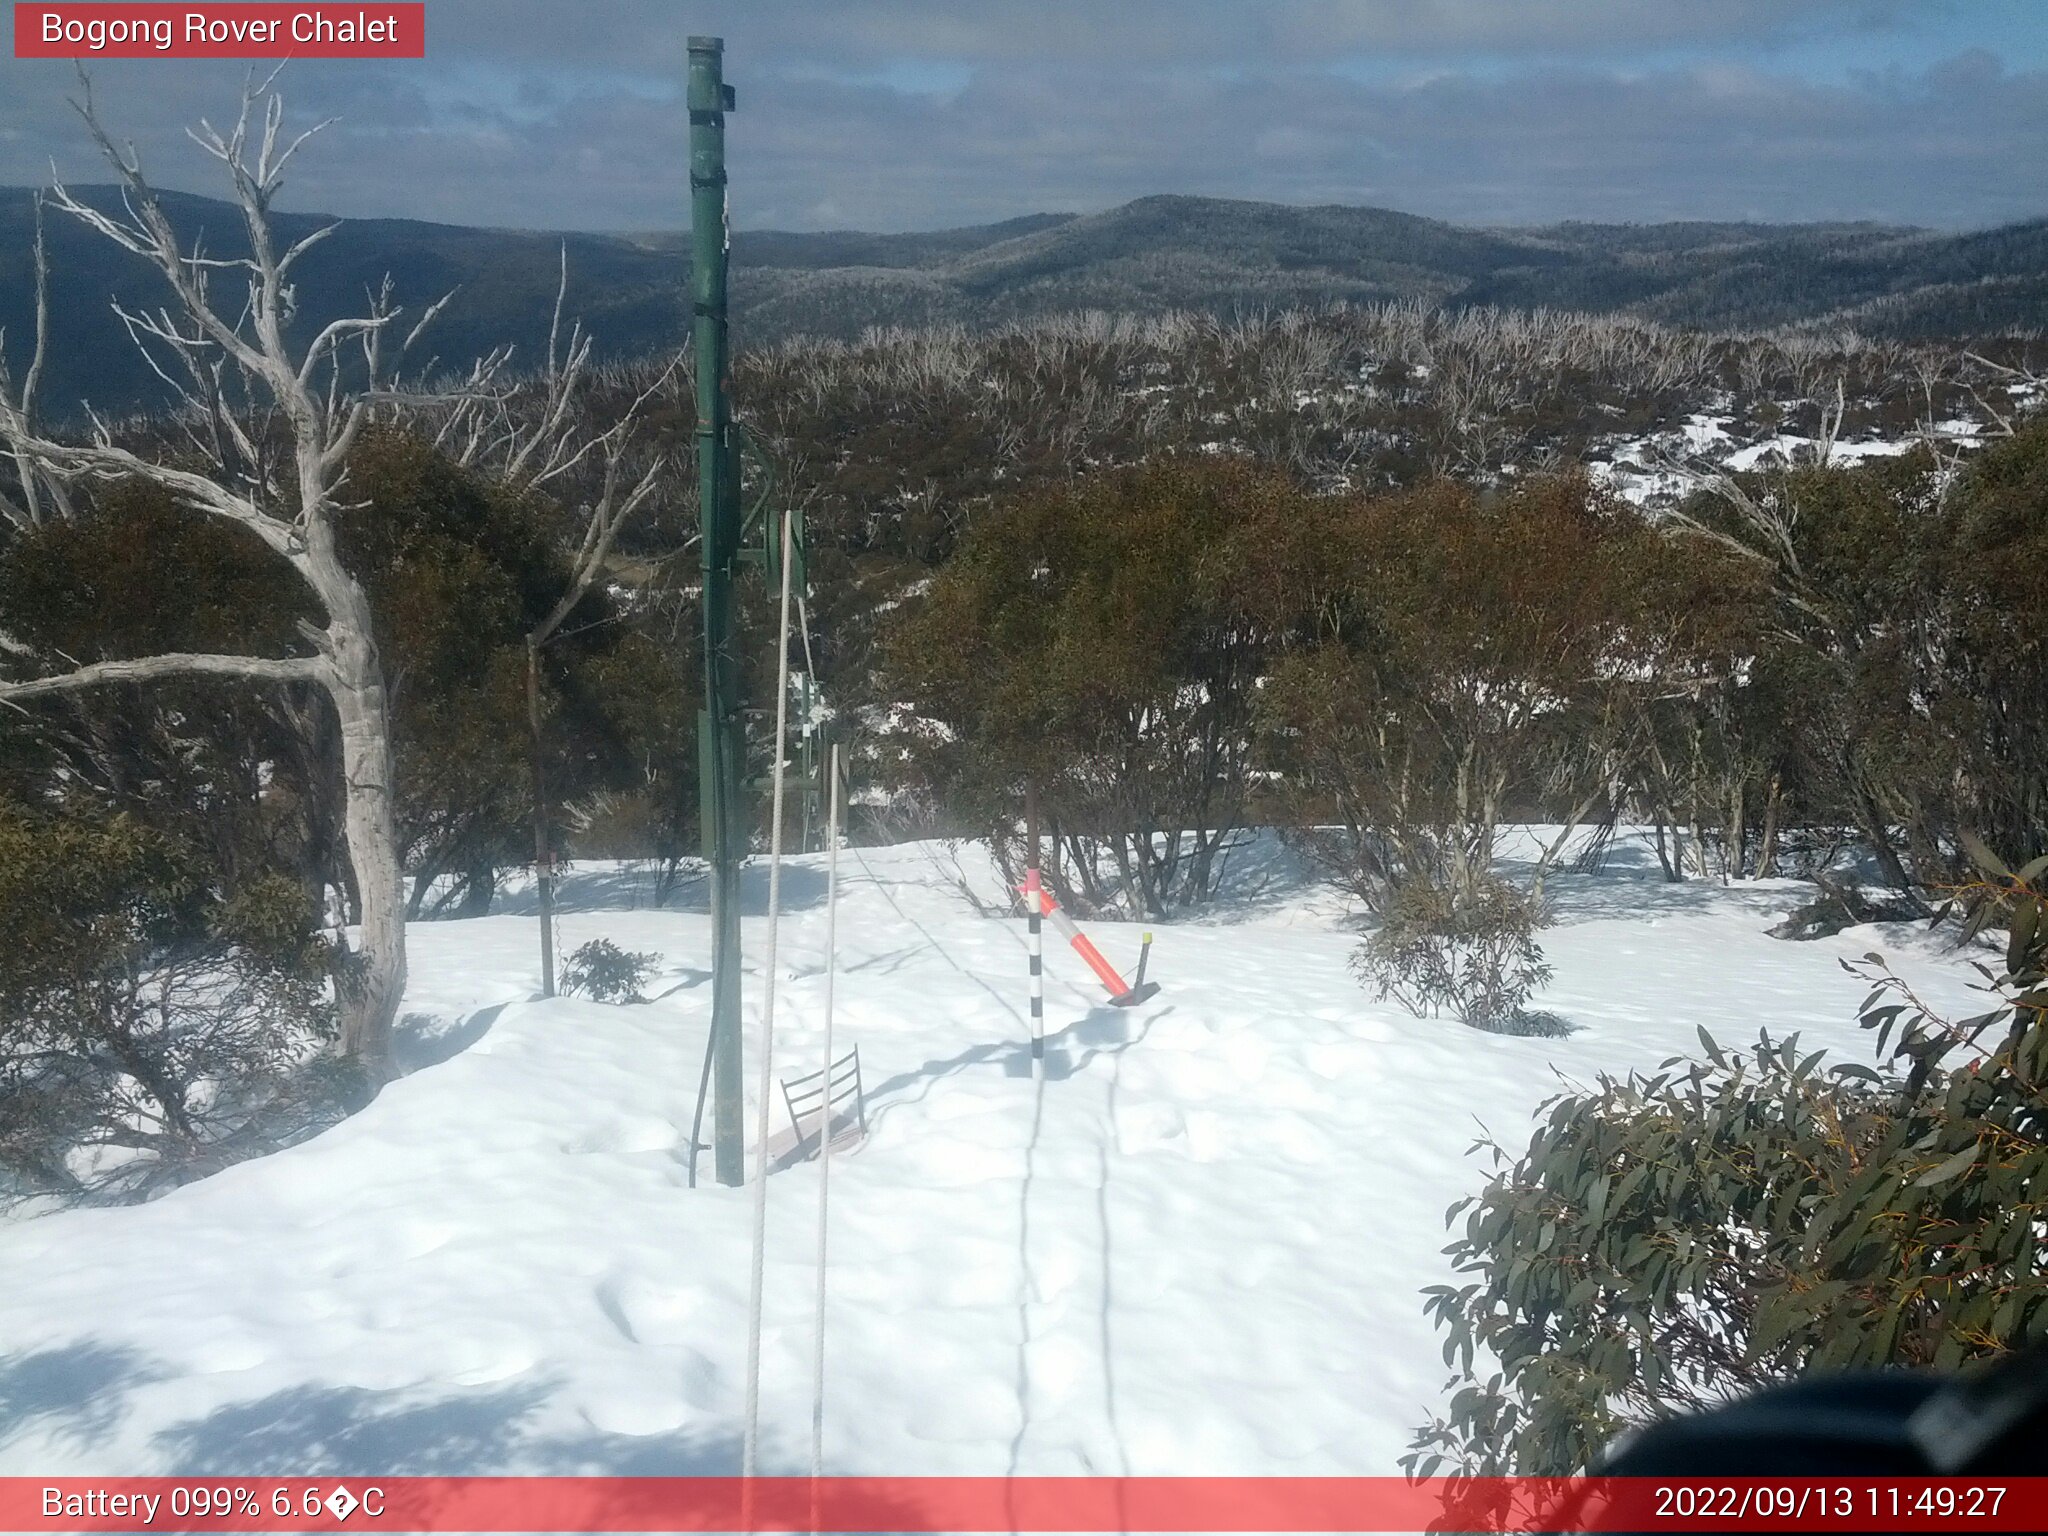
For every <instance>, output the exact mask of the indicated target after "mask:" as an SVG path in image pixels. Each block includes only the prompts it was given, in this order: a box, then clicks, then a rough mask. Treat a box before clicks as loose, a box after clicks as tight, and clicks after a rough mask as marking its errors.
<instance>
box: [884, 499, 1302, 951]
mask: <svg viewBox="0 0 2048 1536" xmlns="http://www.w3.org/2000/svg"><path fill="white" fill-rule="evenodd" d="M1306 500H1307V498H1306V497H1305V496H1304V495H1303V494H1302V493H1301V491H1300V490H1299V489H1298V488H1297V487H1296V486H1294V485H1293V484H1292V483H1291V482H1290V481H1289V480H1288V479H1287V477H1286V476H1284V475H1281V474H1278V473H1276V472H1274V471H1272V470H1269V469H1264V468H1260V467H1256V466H1253V465H1251V464H1247V463H1243V462H1237V461H1217V460H1209V459H1162V460H1159V461H1157V462H1154V463H1149V464H1145V465H1142V466H1139V467H1137V468H1135V469H1129V470H1118V471H1115V472H1111V473H1106V474H1098V475H1093V476H1089V477H1087V478H1084V479H1079V480H1076V481H1074V482H1072V483H1070V484H1068V485H1066V486H1063V487H1060V488H1057V489H1047V490H1042V491H1038V492H1034V493H1032V494H1030V495H1026V496H1020V497H1018V498H1017V499H1016V500H1014V501H1012V502H1010V503H1007V504H1005V505H1004V506H1001V507H999V508H997V509H996V510H994V511H992V512H990V513H989V514H987V515H986V516H985V517H983V518H982V519H980V520H979V521H978V522H976V523H975V525H974V526H973V527H972V528H971V529H970V530H969V532H968V535H967V538H966V539H965V541H964V542H963V543H962V545H961V547H960V550H959V552H958V553H957V554H956V555H955V557H954V558H953V560H952V561H951V562H950V563H949V564H947V565H946V566H945V567H944V568H943V569H941V570H940V572H939V573H938V575H937V576H936V577H935V578H934V579H933V581H932V584H931V588H930V591H929V592H928V593H927V594H926V595H925V597H924V600H923V601H922V602H921V603H920V604H918V605H917V606H916V607H915V608H914V609H911V610H907V611H906V612H905V614H904V615H903V617H902V618H901V619H900V620H899V622H898V623H897V624H896V625H895V626H894V627H893V628H892V630H891V633H890V645H889V666H888V673H887V680H886V682H885V686H886V687H887V688H889V689H891V690H892V695H893V697H895V698H898V699H904V700H911V701H914V704H913V710H914V713H915V714H916V715H917V716H918V717H919V721H918V723H917V725H916V726H915V727H914V728H913V729H912V730H911V731H910V732H909V733H908V734H907V736H906V737H905V741H906V744H907V746H908V748H909V771H910V776H911V779H912V785H911V787H916V788H924V789H928V790H930V791H931V792H932V793H933V794H934V795H935V797H936V798H937V799H938V800H939V801H940V802H941V803H942V804H944V805H946V806H947V807H948V808H949V809H950V810H952V811H953V812H954V813H955V814H956V815H957V816H959V817H960V818H961V820H962V821H963V822H965V823H966V824H967V825H970V826H974V827H976V828H977V829H986V830H988V831H989V832H990V833H991V834H992V836H993V840H994V843H995V848H996V854H997V858H998V860H999V861H1001V862H1003V863H1004V864H1005V865H1006V873H1015V872H1016V869H1015V866H1016V863H1017V860H1016V857H1015V855H1016V852H1017V848H1016V841H1017V840H1016V835H1015V833H1016V826H1017V821H1018V817H1019V814H1020V812H1021V811H1022V808H1023V804H1024V792H1025V785H1026V783H1027V782H1035V783H1036V785H1037V789H1038V797H1039V806H1040V810H1041V813H1042V816H1043V820H1044V825H1045V830H1046V835H1047V837H1048V839H1049V841H1050V843H1051V846H1052V849H1053V856H1052V858H1051V861H1050V862H1049V863H1048V865H1047V876H1048V878H1049V879H1050V880H1052V881H1053V882H1054V888H1055V890H1056V891H1057V892H1058V894H1059V897H1060V899H1061V901H1062V904H1063V905H1067V906H1069V907H1072V908H1077V909H1079V910H1081V911H1085V912H1093V913H1110V912H1121V913H1124V914H1126V915H1139V914H1142V915H1145V916H1149V917H1154V918H1161V917H1165V916H1167V915H1168V914H1169V913H1171V912H1174V911H1178V910H1184V909H1186V908H1188V907H1191V906H1196V905H1199V904H1201V903H1203V902H1206V901H1207V900H1208V899H1209V898H1210V896H1211V895H1213V893H1214V892H1215V890H1216V885H1217V881H1218V880H1219V879H1220V878H1221V875H1222V872H1223V865H1224V861H1225V859H1226V858H1227V856H1228V851H1229V848H1230V847H1231V844H1232V834H1233V833H1235V832H1236V831H1237V829H1238V828H1239V827H1240V826H1242V825H1243V823H1244V819H1245V816H1246V812H1247V808H1248V805H1249V803H1250V794H1251V784H1252V776H1251V762H1252V747H1253V736H1254V732H1253V728H1252V709H1253V701H1254V697H1255V693H1256V689H1257V686H1258V678H1259V675H1260V673H1261V671H1262V670H1263V668H1264V666H1265V664H1266V662H1267V659H1268V655H1269V652H1270V650H1271V648H1272V646H1273V644H1274V643H1275V640H1276V625H1275V623H1274V620H1273V611H1274V604H1273V601H1272V600H1271V599H1270V597H1269V596H1268V592H1267V590H1266V586H1267V583H1268V582H1269V581H1270V580H1271V579H1272V576H1273V564H1272V561H1271V560H1270V558H1269V556H1270V554H1271V552H1272V551H1273V550H1274V549H1275V548H1276V547H1278V546H1279V544H1280V543H1281V542H1282V538H1283V533H1284V530H1285V529H1286V528H1287V527H1288V526H1289V524H1290V523H1292V522H1293V521H1294V520H1296V519H1297V518H1298V516H1299V515H1300V510H1301V508H1302V506H1303V504H1304V503H1305V502H1306Z"/></svg>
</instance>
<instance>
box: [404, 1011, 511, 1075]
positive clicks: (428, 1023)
mask: <svg viewBox="0 0 2048 1536" xmlns="http://www.w3.org/2000/svg"><path fill="white" fill-rule="evenodd" d="M510 1006H511V1004H510V1003H492V1004H491V1005H490V1006H489V1007H488V1008H479V1009H478V1010H477V1011H476V1012H475V1013H472V1014H470V1015H469V1016H468V1017H467V1018H462V1019H457V1020H456V1021H455V1022H454V1023H452V1024H450V1023H448V1022H447V1021H446V1020H445V1019H443V1018H442V1017H441V1016H440V1015H439V1014H433V1013H408V1014H407V1015H406V1016H405V1017H404V1018H403V1019H401V1020H400V1021H399V1027H398V1029H397V1030H396V1031H395V1032H394V1034H393V1038H392V1041H391V1055H392V1059H393V1060H394V1061H396V1062H397V1064H398V1070H399V1071H401V1072H418V1071H420V1070H421V1069H422V1068H425V1067H438V1066H439V1065H441V1063H442V1062H444V1061H448V1060H450V1059H452V1058H453V1057H456V1056H460V1055H461V1054H462V1053H463V1052H464V1051H466V1050H468V1049H469V1048H470V1047H471V1046H472V1045H475V1044H476V1043H477V1041H479V1040H481V1039H483V1037H484V1036H485V1035H487V1034H489V1033H490V1032H491V1026H492V1025H493V1024H495V1023H497V1022H498V1015H499V1014H501V1013H503V1012H504V1011H505V1010H506V1009H507V1008H509V1007H510Z"/></svg>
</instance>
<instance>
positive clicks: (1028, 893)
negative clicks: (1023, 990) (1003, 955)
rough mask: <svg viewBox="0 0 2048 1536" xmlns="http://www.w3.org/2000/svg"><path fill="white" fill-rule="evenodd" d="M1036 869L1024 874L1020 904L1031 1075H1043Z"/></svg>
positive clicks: (1041, 955)
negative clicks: (1027, 925) (1026, 922)
mask: <svg viewBox="0 0 2048 1536" xmlns="http://www.w3.org/2000/svg"><path fill="white" fill-rule="evenodd" d="M1038 897H1039V887H1038V868H1037V866H1036V865H1033V866H1032V867H1031V868H1030V869H1027V870H1025V871H1024V902H1025V905H1026V907H1027V908H1028V909H1029V910H1030V913H1031V1075H1032V1076H1033V1077H1036V1078H1043V1077H1044V1076H1045V937H1044V935H1043V933H1041V932H1040V930H1039V926H1038Z"/></svg>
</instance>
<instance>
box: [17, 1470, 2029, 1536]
mask: <svg viewBox="0 0 2048 1536" xmlns="http://www.w3.org/2000/svg"><path fill="white" fill-rule="evenodd" d="M1431 1527H1435V1528H1437V1529H1450V1530H1459V1531H1487V1530H1523V1531H1557V1532H1580V1531H1585V1532H1618V1531H1673V1532H1685V1531H1838V1532H1849V1531H1935V1530H1971V1531H1987V1532H1988V1531H2041V1530H2048V1478H2041V1477H2035V1478H2002V1477H1977V1478H1951V1479H1945V1480H1935V1479H1926V1478H1870V1477H1830V1478H1782V1477H1780V1478H1470V1479H1446V1478H1434V1479H1423V1480H1420V1481H1416V1482H1410V1481H1408V1480H1407V1479H1405V1478H1398V1477H1121V1478H1118V1477H1103V1478H1094V1477H1018V1478H1002V1477H828V1478H821V1479H818V1480H817V1481H816V1482H813V1481H812V1480H811V1479H809V1478H801V1477H789V1478H778V1477H764V1478H753V1479H742V1478H736V1477H367V1478H364V1477H349V1478H274V1477H242V1478H213V1479H200V1478H180V1477H129V1478H61V1477H59V1478H48V1479H35V1478H26V1477H12V1478H0V1531H8V1532H15V1531H358V1530H362V1531H385V1532H396V1531H478V1532H538V1531H575V1532H582V1531H748V1532H752V1531H849V1532H858V1531H906V1532H927V1531H931V1532H937V1531H954V1532H984V1531H986V1532H995V1531H1016V1532H1024V1531H1046V1532H1079V1531H1144V1532H1157V1531H1190V1532H1208V1531H1290V1532H1291V1531H1372V1532H1381V1531H1422V1530H1427V1529H1429V1528H1431Z"/></svg>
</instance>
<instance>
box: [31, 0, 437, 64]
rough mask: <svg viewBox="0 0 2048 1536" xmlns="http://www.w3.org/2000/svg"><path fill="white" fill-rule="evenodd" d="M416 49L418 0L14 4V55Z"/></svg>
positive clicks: (313, 54) (308, 54)
mask: <svg viewBox="0 0 2048 1536" xmlns="http://www.w3.org/2000/svg"><path fill="white" fill-rule="evenodd" d="M426 53H427V8H426V5H425V4H424V3H423V0H410V3H392V4H382V3H378V0H371V3H369V4H362V3H360V0H359V3H357V4H354V5H346V4H344V5H328V4H313V5H221V4H199V5H155V4H143V5H127V4H120V5H108V4H89V5H88V4H76V3H70V4H64V3H59V4H54V5H23V4H17V5H16V6H15V7H14V56H15V57H16V58H17V59H286V58H292V59H421V58H425V57H426Z"/></svg>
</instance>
